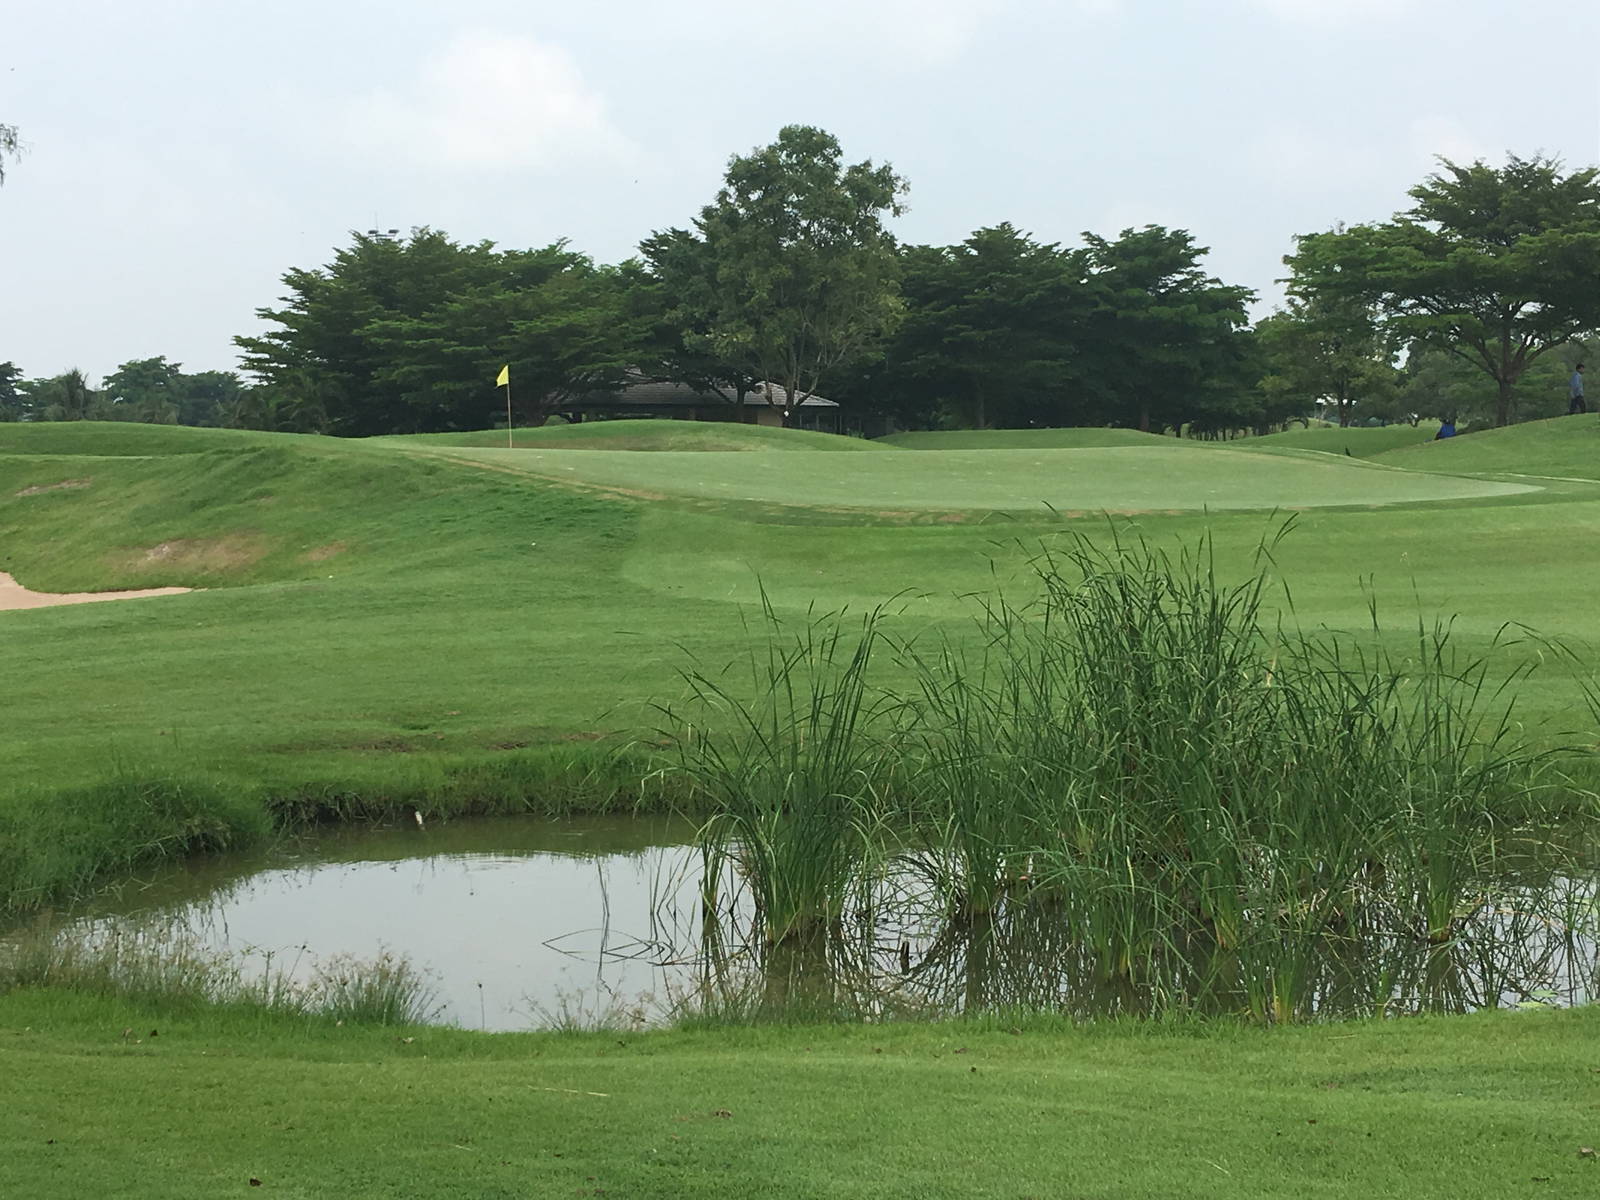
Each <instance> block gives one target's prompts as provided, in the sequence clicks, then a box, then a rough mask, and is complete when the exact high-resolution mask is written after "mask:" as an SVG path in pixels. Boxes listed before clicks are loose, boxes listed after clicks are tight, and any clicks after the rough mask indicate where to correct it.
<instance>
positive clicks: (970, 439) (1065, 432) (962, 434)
mask: <svg viewBox="0 0 1600 1200" xmlns="http://www.w3.org/2000/svg"><path fill="white" fill-rule="evenodd" d="M1157 443H1160V444H1163V445H1192V444H1193V443H1187V442H1183V441H1181V440H1180V439H1178V438H1167V437H1160V436H1158V435H1156V434H1153V433H1140V432H1139V431H1138V430H1137V429H950V430H932V431H925V432H917V433H895V434H891V435H889V436H888V437H884V438H879V439H878V442H877V444H878V445H880V446H899V447H902V448H904V449H906V450H1083V449H1089V448H1097V447H1103V446H1149V445H1154V444H1157Z"/></svg>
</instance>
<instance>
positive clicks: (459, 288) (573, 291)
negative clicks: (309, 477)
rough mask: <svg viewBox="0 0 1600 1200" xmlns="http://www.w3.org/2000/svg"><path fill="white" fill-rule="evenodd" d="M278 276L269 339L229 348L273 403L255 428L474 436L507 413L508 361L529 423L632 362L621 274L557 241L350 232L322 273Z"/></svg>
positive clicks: (632, 332)
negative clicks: (500, 246) (467, 240)
mask: <svg viewBox="0 0 1600 1200" xmlns="http://www.w3.org/2000/svg"><path fill="white" fill-rule="evenodd" d="M283 278H284V282H285V284H287V285H288V287H289V295H288V296H287V297H286V298H285V304H284V305H283V307H282V308H278V309H260V310H258V315H259V316H261V317H262V318H264V319H265V320H267V321H269V322H271V323H273V324H274V325H276V326H277V328H275V329H273V330H271V331H269V332H267V333H265V334H262V335H260V336H258V337H238V338H235V339H234V342H235V344H236V345H238V346H239V347H240V349H241V350H242V351H243V352H244V353H243V355H242V358H243V362H244V366H245V369H246V370H247V371H249V372H250V373H251V374H253V375H254V376H256V378H257V379H258V380H259V381H260V382H261V383H262V384H263V385H264V386H265V387H266V388H268V389H269V391H270V392H271V394H272V396H273V397H274V399H273V407H272V408H271V412H270V415H264V416H261V417H259V419H262V420H267V419H270V420H272V421H274V422H277V423H281V422H282V420H283V419H284V418H282V417H280V416H278V415H277V414H278V413H279V412H280V411H281V412H288V413H292V414H293V418H292V419H293V420H294V421H296V422H307V421H314V422H317V423H319V425H320V427H325V428H327V429H328V430H329V431H330V432H333V433H339V434H347V435H354V436H366V435H370V434H379V433H400V432H407V433H410V432H418V433H421V432H433V431H442V430H450V429H483V428H487V427H489V426H490V425H492V424H493V422H494V419H495V414H496V412H497V411H499V412H503V411H504V409H503V408H502V407H499V404H498V397H497V394H496V391H495V389H494V386H493V380H494V377H495V374H496V373H497V372H498V371H499V370H500V368H501V366H503V365H505V364H507V363H509V364H510V365H511V369H512V378H513V381H514V384H515V385H516V386H514V388H513V392H514V394H515V395H516V396H517V397H518V399H519V401H521V402H522V404H523V405H524V411H525V412H527V413H532V414H533V415H534V417H535V419H538V418H539V417H541V416H542V415H543V413H544V412H546V411H548V409H549V408H550V406H552V405H553V404H555V403H558V402H559V400H560V399H561V398H562V397H564V396H566V395H569V394H571V393H572V392H574V391H577V390H582V389H585V388H588V387H596V386H605V385H606V383H608V382H616V381H618V380H620V378H621V373H622V371H623V369H624V367H625V366H626V365H627V362H628V360H629V359H630V358H631V357H633V355H634V339H635V336H636V333H637V322H634V321H631V320H629V319H627V316H626V314H625V313H624V311H623V309H624V304H623V296H622V291H623V287H622V275H621V273H620V272H618V271H614V270H610V269H606V270H602V269H600V268H597V267H596V266H595V265H594V263H592V262H591V261H590V260H589V259H588V258H587V257H586V256H584V255H581V254H578V253H576V252H574V251H572V250H569V249H567V248H566V246H565V244H564V243H560V242H557V243H556V244H554V245H551V246H547V247H545V248H543V249H539V250H506V251H501V250H497V249H495V247H494V245H493V243H490V242H480V243H477V244H476V245H470V246H464V245H460V244H458V243H456V242H454V241H452V240H451V239H450V238H449V237H447V236H446V235H445V234H443V233H441V232H439V231H437V230H429V229H419V230H415V231H413V233H412V235H411V238H410V239H409V240H408V241H400V240H390V239H386V238H378V237H368V236H364V235H360V234H358V235H356V236H355V242H354V245H352V246H351V247H349V248H347V249H343V250H340V251H339V252H338V253H337V254H336V255H335V257H334V261H333V262H332V263H330V264H329V265H328V266H326V267H324V268H321V269H319V270H309V271H308V270H294V271H290V272H288V273H287V274H285V275H284V277H283ZM290 397H292V398H293V400H292V402H291V401H290V399H289V398H290ZM256 407H259V405H256ZM252 411H254V409H252ZM261 412H262V413H266V412H267V410H266V409H262V410H261ZM251 419H252V420H253V419H258V418H255V417H252V418H251Z"/></svg>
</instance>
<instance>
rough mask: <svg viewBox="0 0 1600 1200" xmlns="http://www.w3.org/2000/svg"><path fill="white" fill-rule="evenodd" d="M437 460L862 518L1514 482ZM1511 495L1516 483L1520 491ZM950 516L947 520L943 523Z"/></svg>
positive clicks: (776, 463) (806, 460) (1164, 461)
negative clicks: (859, 516)
mask: <svg viewBox="0 0 1600 1200" xmlns="http://www.w3.org/2000/svg"><path fill="white" fill-rule="evenodd" d="M437 453H439V454H441V455H444V454H448V455H450V456H452V457H456V458H459V459H462V460H465V461H472V462H477V463H481V464H483V465H485V466H492V467H495V468H497V469H500V470H505V471H516V472H525V473H527V474H529V475H533V476H536V477H539V478H543V479H550V480H561V481H567V482H571V483H574V484H583V485H590V486H594V487H598V488H604V489H607V490H612V491H614V492H616V493H619V494H623V495H632V496H638V497H641V498H644V499H663V498H667V497H672V498H677V499H681V500H686V501H691V502H695V503H700V504H705V503H715V504H728V503H736V504H737V503H745V504H750V505H754V506H761V507H763V508H767V509H791V510H796V511H804V510H825V511H833V512H844V513H851V514H856V513H863V512H865V513H867V514H875V515H876V516H878V517H887V518H889V519H897V518H900V519H904V518H906V517H914V516H915V515H916V514H919V513H962V512H967V513H974V514H976V515H978V516H981V515H982V514H985V513H1019V514H1033V515H1035V516H1040V517H1044V516H1047V515H1048V514H1049V513H1050V512H1051V510H1055V511H1056V512H1070V513H1075V514H1078V515H1082V514H1084V513H1099V512H1105V511H1111V512H1151V511H1176V510H1206V509H1208V510H1211V511H1216V510H1220V509H1274V508H1288V507H1306V508H1309V507H1323V506H1330V505H1376V504H1406V503H1415V502H1419V501H1421V502H1426V501H1439V500H1460V499H1464V498H1467V497H1478V496H1508V495H1513V494H1515V493H1516V491H1517V489H1518V486H1519V485H1515V484H1506V483H1495V482H1489V481H1479V480H1466V479H1446V478H1445V477H1442V476H1439V475H1435V474H1424V473H1411V472H1399V471H1376V470H1373V469H1371V468H1370V467H1369V466H1368V465H1367V464H1366V463H1364V462H1357V461H1354V460H1350V459H1343V458H1339V459H1335V458H1332V457H1324V456H1318V457H1317V458H1316V459H1315V460H1309V461H1307V460H1297V459H1293V458H1288V457H1284V456H1268V455H1258V456H1254V457H1253V458H1252V459H1250V460H1249V466H1248V468H1247V469H1244V470H1241V462H1242V461H1244V460H1241V459H1240V457H1239V455H1238V454H1237V453H1236V452H1233V451H1229V450H1225V449H1219V448H1216V447H1212V446H1207V445H1204V444H1197V443H1192V442H1180V441H1178V440H1176V439H1164V440H1163V439H1154V438H1152V439H1149V440H1148V441H1146V442H1141V443H1138V444H1136V445H1129V446H1104V447H1086V448H1083V449H1078V450H946V451H941V452H939V453H923V454H882V455H877V456H875V457H873V458H872V459H870V460H850V461H849V462H848V464H846V463H842V462H840V461H839V460H837V459H828V460H820V461H819V460H817V459H814V458H812V457H810V456H804V457H803V456H799V455H772V456H755V455H742V454H729V455H720V456H717V457H716V458H715V459H714V460H708V459H707V457H706V456H704V455H695V454H682V453H671V452H667V453H661V454H651V455H638V454H629V453H625V452H619V451H606V450H591V451H586V452H584V453H581V454H578V453H572V452H569V451H565V450H505V449H499V450H490V449H467V448H461V447H449V448H444V449H441V450H439V451H437ZM1521 486H1523V487H1524V488H1525V487H1526V486H1527V485H1521ZM957 519H961V518H957Z"/></svg>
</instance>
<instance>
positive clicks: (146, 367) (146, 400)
mask: <svg viewBox="0 0 1600 1200" xmlns="http://www.w3.org/2000/svg"><path fill="white" fill-rule="evenodd" d="M102 387H103V389H104V393H105V399H106V402H107V404H108V405H109V407H110V409H111V411H110V413H108V415H109V416H111V417H112V418H113V419H121V420H127V421H144V422H146V423H147V424H152V425H175V424H177V423H178V418H179V417H180V416H181V415H182V410H181V400H182V395H183V369H182V364H181V363H173V362H168V361H167V359H166V356H165V355H158V356H156V357H155V358H139V359H134V360H133V361H131V362H125V363H123V364H122V365H121V366H119V367H118V368H117V369H116V370H115V371H113V372H112V373H111V374H110V375H107V376H106V377H105V380H104V382H103V384H102Z"/></svg>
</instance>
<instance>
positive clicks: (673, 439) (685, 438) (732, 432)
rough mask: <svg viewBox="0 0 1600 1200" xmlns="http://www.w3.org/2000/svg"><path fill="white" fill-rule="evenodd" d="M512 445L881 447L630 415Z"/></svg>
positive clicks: (526, 434) (481, 438)
mask: <svg viewBox="0 0 1600 1200" xmlns="http://www.w3.org/2000/svg"><path fill="white" fill-rule="evenodd" d="M373 440H374V441H381V442H387V443H392V444H396V445H403V444H408V443H409V444H411V445H416V446H481V447H489V448H496V449H499V448H507V447H506V442H507V438H506V432H505V430H503V429H501V430H492V429H491V430H481V431H478V432H474V433H424V434H413V435H410V436H405V437H389V438H374V439H373ZM510 441H511V448H516V449H529V448H545V447H549V448H555V449H565V450H591V449H592V450H690V451H693V450H702V451H705V450H713V451H716V450H881V449H884V448H885V447H884V446H883V445H882V444H881V443H878V442H869V441H867V440H865V439H864V438H855V437H840V436H837V435H835V434H831V433H811V432H808V431H807V430H803V429H778V428H774V427H772V426H768V425H735V424H732V423H729V422H725V421H673V420H667V419H660V420H627V421H585V422H583V423H581V424H578V425H545V426H540V427H539V428H537V429H517V430H513V431H512V435H511V439H510Z"/></svg>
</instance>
